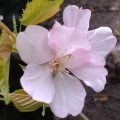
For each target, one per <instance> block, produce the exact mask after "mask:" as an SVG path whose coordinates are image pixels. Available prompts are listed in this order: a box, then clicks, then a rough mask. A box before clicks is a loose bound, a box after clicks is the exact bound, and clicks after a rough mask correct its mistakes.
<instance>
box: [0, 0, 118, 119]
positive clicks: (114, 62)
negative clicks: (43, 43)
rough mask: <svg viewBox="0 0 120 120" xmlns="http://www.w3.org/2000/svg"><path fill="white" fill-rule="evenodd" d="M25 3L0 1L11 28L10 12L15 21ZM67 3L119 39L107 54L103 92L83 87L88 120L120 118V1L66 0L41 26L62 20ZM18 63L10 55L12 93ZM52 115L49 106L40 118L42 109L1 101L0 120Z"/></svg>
mask: <svg viewBox="0 0 120 120" xmlns="http://www.w3.org/2000/svg"><path fill="white" fill-rule="evenodd" d="M26 3H27V0H0V15H3V16H4V20H3V22H4V23H5V24H6V25H7V26H8V27H9V28H10V29H11V30H12V29H13V28H12V26H13V25H12V16H13V14H14V15H15V17H16V19H17V22H18V20H19V17H20V15H21V13H22V8H25V4H26ZM69 4H75V5H77V6H79V7H81V6H82V7H83V8H88V9H90V10H91V11H92V16H91V21H90V29H95V28H98V27H101V26H108V27H110V28H112V30H113V33H114V35H116V37H117V38H118V43H117V46H116V47H115V48H114V49H113V50H112V52H111V53H110V54H109V55H108V56H107V57H106V60H107V63H106V68H107V69H108V71H109V75H108V76H107V84H106V87H105V89H104V90H103V91H102V92H100V93H95V92H94V91H93V90H92V89H91V88H89V87H86V86H85V89H86V91H87V97H86V100H85V106H84V109H83V113H84V114H85V115H86V116H87V117H88V118H89V119H90V120H120V42H119V36H118V35H117V34H116V33H115V30H116V29H118V28H120V0H65V2H64V3H63V5H62V6H61V11H60V12H59V13H57V14H56V15H55V16H54V17H52V18H51V19H49V20H47V21H46V22H44V23H42V25H43V26H45V27H46V28H48V29H50V28H51V27H52V25H53V24H54V22H55V20H57V21H59V22H61V23H63V21H62V12H63V10H64V8H65V7H66V6H67V5H69ZM18 28H19V22H18ZM23 28H24V27H23ZM18 62H19V63H20V62H21V61H20V60H19V57H18V56H17V55H15V54H12V55H11V67H10V91H11V92H12V91H14V90H16V89H18V88H21V86H20V83H19V79H20V76H21V75H22V74H23V73H22V70H21V69H20V67H19V66H18ZM76 107H77V106H76ZM52 118H53V115H52V113H51V112H50V110H49V109H47V111H46V115H45V117H42V116H41V109H38V110H36V111H34V112H30V113H21V112H19V111H18V110H17V109H16V108H15V107H14V106H13V104H12V103H11V104H9V105H8V106H5V105H4V103H3V102H0V120H52ZM64 120H78V118H77V117H76V118H75V117H71V116H69V117H68V118H66V119H64Z"/></svg>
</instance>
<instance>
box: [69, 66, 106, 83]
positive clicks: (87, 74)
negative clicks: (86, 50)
mask: <svg viewBox="0 0 120 120" xmlns="http://www.w3.org/2000/svg"><path fill="white" fill-rule="evenodd" d="M69 70H70V71H71V72H72V73H73V74H74V75H75V76H76V77H78V78H79V79H81V80H83V81H84V80H85V81H92V80H97V79H102V78H104V77H105V76H106V75H107V73H108V72H107V70H106V69H105V68H104V67H103V66H96V65H86V66H84V67H80V68H74V69H69Z"/></svg>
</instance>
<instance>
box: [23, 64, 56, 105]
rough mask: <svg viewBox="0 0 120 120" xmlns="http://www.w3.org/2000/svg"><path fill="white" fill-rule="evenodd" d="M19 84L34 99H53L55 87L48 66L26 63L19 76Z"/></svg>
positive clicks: (42, 100)
mask: <svg viewBox="0 0 120 120" xmlns="http://www.w3.org/2000/svg"><path fill="white" fill-rule="evenodd" d="M21 85H22V87H23V89H24V90H25V91H26V92H27V93H28V94H29V95H30V96H31V97H32V98H33V99H34V100H37V101H40V102H45V103H50V102H51V101H52V99H53V96H54V93H55V88H54V83H53V81H52V76H51V71H50V69H48V68H43V67H41V66H38V65H36V64H28V65H27V67H26V69H25V71H24V74H23V76H22V77H21Z"/></svg>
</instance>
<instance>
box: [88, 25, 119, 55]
mask: <svg viewBox="0 0 120 120" xmlns="http://www.w3.org/2000/svg"><path fill="white" fill-rule="evenodd" d="M87 36H88V39H89V41H90V43H91V45H92V50H93V51H94V52H95V53H96V54H98V55H101V56H103V57H105V56H106V55H107V54H108V53H109V52H110V51H111V50H112V49H113V48H114V47H115V44H116V42H117V40H116V38H115V37H114V36H113V34H112V31H111V29H110V28H108V27H100V28H98V29H95V30H92V31H88V33H87Z"/></svg>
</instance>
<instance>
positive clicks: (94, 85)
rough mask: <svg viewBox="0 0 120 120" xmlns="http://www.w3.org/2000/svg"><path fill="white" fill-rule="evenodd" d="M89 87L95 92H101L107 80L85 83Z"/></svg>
mask: <svg viewBox="0 0 120 120" xmlns="http://www.w3.org/2000/svg"><path fill="white" fill-rule="evenodd" d="M84 83H85V84H86V85H87V86H90V87H91V88H92V89H93V90H94V91H96V92H101V91H102V90H103V89H104V87H105V84H106V78H104V79H97V80H92V81H84Z"/></svg>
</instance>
